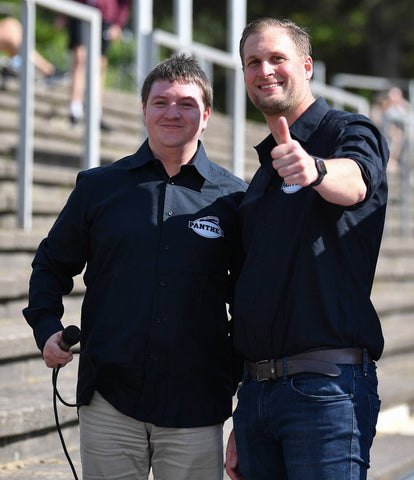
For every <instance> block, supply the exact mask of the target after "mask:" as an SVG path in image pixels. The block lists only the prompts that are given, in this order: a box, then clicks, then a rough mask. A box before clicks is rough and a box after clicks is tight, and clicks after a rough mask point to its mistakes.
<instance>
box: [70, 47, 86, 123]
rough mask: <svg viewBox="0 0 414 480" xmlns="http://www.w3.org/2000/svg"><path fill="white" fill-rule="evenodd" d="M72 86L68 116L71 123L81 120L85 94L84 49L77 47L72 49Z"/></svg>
mask: <svg viewBox="0 0 414 480" xmlns="http://www.w3.org/2000/svg"><path fill="white" fill-rule="evenodd" d="M72 53H73V66H72V85H71V91H70V115H71V121H72V123H77V122H79V121H80V120H81V119H82V118H83V97H84V94H85V81H86V79H85V75H86V48H85V47H84V46H83V45H78V46H76V47H74V48H73V50H72Z"/></svg>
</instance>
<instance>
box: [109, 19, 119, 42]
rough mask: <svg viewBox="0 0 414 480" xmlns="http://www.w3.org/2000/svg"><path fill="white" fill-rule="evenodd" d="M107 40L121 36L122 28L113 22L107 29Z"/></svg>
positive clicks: (113, 39)
mask: <svg viewBox="0 0 414 480" xmlns="http://www.w3.org/2000/svg"><path fill="white" fill-rule="evenodd" d="M107 35H108V40H111V41H115V40H119V39H120V38H121V37H122V28H121V26H120V25H116V24H115V23H113V24H112V25H111V26H110V27H109V28H108V30H107Z"/></svg>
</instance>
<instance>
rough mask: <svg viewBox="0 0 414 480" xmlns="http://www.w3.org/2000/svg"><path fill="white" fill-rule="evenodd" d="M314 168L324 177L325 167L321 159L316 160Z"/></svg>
mask: <svg viewBox="0 0 414 480" xmlns="http://www.w3.org/2000/svg"><path fill="white" fill-rule="evenodd" d="M316 168H317V169H318V171H319V173H320V174H322V175H326V165H325V162H324V161H323V160H322V159H321V158H317V159H316Z"/></svg>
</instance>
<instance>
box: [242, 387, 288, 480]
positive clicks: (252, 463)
mask: <svg viewBox="0 0 414 480" xmlns="http://www.w3.org/2000/svg"><path fill="white" fill-rule="evenodd" d="M274 387H275V384H274V382H263V383H260V382H258V381H257V380H253V379H250V378H245V380H244V382H243V384H242V386H241V387H240V389H239V391H238V394H237V396H238V402H237V407H236V410H235V412H234V414H233V426H234V434H235V439H236V448H237V458H238V462H239V469H240V471H241V473H242V474H243V477H244V480H276V479H277V480H285V479H286V478H287V476H286V470H285V464H284V459H283V452H282V444H281V442H280V440H279V439H278V438H277V435H276V436H274V435H273V434H272V433H271V432H270V431H269V430H268V425H269V423H270V417H272V416H274V417H276V418H278V417H279V415H278V413H277V407H276V406H275V405H273V408H274V410H273V411H270V410H269V408H268V398H269V395H270V393H271V392H272V389H273V388H274Z"/></svg>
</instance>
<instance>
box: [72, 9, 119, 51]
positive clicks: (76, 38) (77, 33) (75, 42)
mask: <svg viewBox="0 0 414 480" xmlns="http://www.w3.org/2000/svg"><path fill="white" fill-rule="evenodd" d="M110 26H111V24H110V23H107V22H102V48H101V54H102V55H106V52H107V50H108V47H109V45H110V43H111V41H110V40H108V39H107V36H106V32H107V30H108V29H109V27H110ZM68 30H69V48H70V49H71V50H72V49H73V48H75V47H79V45H84V43H85V42H84V40H83V38H82V21H81V20H79V19H77V18H71V19H70V21H69V25H68Z"/></svg>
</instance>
